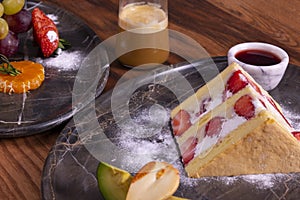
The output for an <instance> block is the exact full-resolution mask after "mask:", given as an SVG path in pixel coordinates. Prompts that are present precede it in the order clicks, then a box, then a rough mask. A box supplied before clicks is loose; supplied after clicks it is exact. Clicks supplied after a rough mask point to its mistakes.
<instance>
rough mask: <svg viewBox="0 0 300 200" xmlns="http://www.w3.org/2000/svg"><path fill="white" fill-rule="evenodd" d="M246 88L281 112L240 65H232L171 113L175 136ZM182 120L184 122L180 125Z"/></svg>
mask: <svg viewBox="0 0 300 200" xmlns="http://www.w3.org/2000/svg"><path fill="white" fill-rule="evenodd" d="M246 86H250V87H253V88H254V89H255V90H257V92H259V93H260V94H262V95H264V96H266V97H267V98H269V99H270V101H272V102H273V103H274V106H275V107H277V109H278V110H280V111H281V108H280V106H279V105H278V104H277V103H276V102H275V101H274V99H273V98H272V97H271V96H270V95H269V94H268V93H267V92H266V91H265V90H264V89H263V88H262V87H261V86H260V85H258V84H257V83H256V82H255V80H254V79H253V78H252V77H251V76H250V75H249V74H248V73H247V72H245V71H244V70H243V68H241V67H240V66H239V65H238V64H236V63H232V64H231V65H229V66H228V67H227V68H225V69H224V70H223V71H222V73H220V74H219V75H218V76H216V77H215V78H214V79H212V80H211V81H209V82H208V83H207V84H206V85H204V86H203V87H201V88H200V89H199V90H198V91H197V92H196V93H195V94H194V95H192V96H190V97H189V98H187V99H186V100H185V101H184V102H182V103H181V104H180V105H178V106H177V107H176V108H174V109H173V110H172V112H171V118H172V119H173V120H172V127H173V132H174V135H176V136H180V135H181V134H183V133H184V132H185V131H186V130H187V129H188V128H189V127H190V126H191V125H192V124H194V123H195V122H197V121H198V120H199V118H200V117H202V116H203V115H204V114H206V113H207V112H209V111H210V110H212V109H214V108H215V107H216V106H218V105H220V104H221V103H223V102H224V101H226V99H228V98H230V97H231V96H232V95H234V94H236V93H238V92H239V91H240V90H241V89H243V88H244V87H246ZM180 120H182V121H183V122H182V123H180Z"/></svg>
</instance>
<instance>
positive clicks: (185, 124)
mask: <svg viewBox="0 0 300 200" xmlns="http://www.w3.org/2000/svg"><path fill="white" fill-rule="evenodd" d="M190 119H191V116H190V114H189V113H188V112H187V111H185V110H180V111H179V112H178V113H177V114H176V115H175V117H174V119H173V120H172V128H173V133H174V135H175V136H180V135H182V134H183V133H184V132H185V131H186V130H187V129H188V128H190V126H191V125H192V124H191V121H190Z"/></svg>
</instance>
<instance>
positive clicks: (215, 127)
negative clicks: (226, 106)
mask: <svg viewBox="0 0 300 200" xmlns="http://www.w3.org/2000/svg"><path fill="white" fill-rule="evenodd" d="M224 121H225V118H224V117H214V118H212V119H211V120H209V122H207V124H206V126H205V136H208V137H213V136H215V135H219V134H220V132H221V130H222V125H223V122H224Z"/></svg>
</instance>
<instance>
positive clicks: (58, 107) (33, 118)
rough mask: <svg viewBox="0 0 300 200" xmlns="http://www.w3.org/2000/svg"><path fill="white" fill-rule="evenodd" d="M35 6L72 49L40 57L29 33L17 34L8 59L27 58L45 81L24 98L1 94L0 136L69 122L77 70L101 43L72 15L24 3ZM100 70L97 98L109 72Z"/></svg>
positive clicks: (37, 3)
mask: <svg viewBox="0 0 300 200" xmlns="http://www.w3.org/2000/svg"><path fill="white" fill-rule="evenodd" d="M34 7H39V8H40V9H41V10H43V11H44V12H45V13H46V14H48V15H50V17H51V16H52V17H53V19H54V21H55V22H58V24H57V28H58V31H59V34H60V37H61V38H64V39H66V40H67V41H69V42H70V43H71V45H72V47H71V48H70V49H69V50H67V51H65V52H64V53H63V54H61V55H59V56H58V57H56V58H43V57H42V55H41V52H40V50H39V47H38V45H37V44H36V43H35V42H34V41H33V37H32V30H30V31H29V32H28V33H24V34H20V35H19V38H20V48H19V52H18V54H17V55H16V56H15V57H13V58H11V60H23V59H29V60H34V61H37V62H40V63H42V64H43V65H44V67H45V81H44V83H43V84H42V86H41V87H40V88H38V89H36V90H33V91H30V92H29V93H27V94H26V95H24V94H11V95H8V94H3V93H0V137H17V136H27V135H31V134H35V133H40V132H42V131H45V130H47V129H50V128H52V127H54V126H56V125H58V124H61V123H62V122H64V121H65V120H67V119H69V118H70V117H71V116H72V115H73V114H74V109H73V108H76V105H75V104H74V107H73V108H72V89H73V84H74V81H75V78H76V74H77V71H78V68H79V67H80V64H81V62H82V60H83V59H84V58H86V57H87V55H88V54H89V53H90V52H91V51H92V50H93V49H95V47H96V46H97V45H98V44H99V43H100V39H99V38H98V37H97V35H96V34H95V33H94V31H93V30H91V29H90V28H89V27H88V26H87V25H86V24H85V23H84V22H83V20H81V19H79V18H78V17H76V16H75V15H73V14H72V13H70V12H67V11H65V10H63V9H61V8H58V7H56V6H55V5H52V4H48V3H43V2H38V1H27V8H28V9H30V10H32V9H33V8H34ZM62 61H63V62H62ZM61 65H64V67H62V66H61ZM81 67H83V68H84V67H87V66H81ZM99 70H101V71H100V72H99V73H102V75H101V78H100V79H99V80H100V81H99V85H98V87H97V92H96V94H97V95H99V94H100V93H101V92H102V90H103V88H104V86H105V83H106V81H107V77H108V71H109V69H108V66H107V65H103V67H102V68H101V69H99Z"/></svg>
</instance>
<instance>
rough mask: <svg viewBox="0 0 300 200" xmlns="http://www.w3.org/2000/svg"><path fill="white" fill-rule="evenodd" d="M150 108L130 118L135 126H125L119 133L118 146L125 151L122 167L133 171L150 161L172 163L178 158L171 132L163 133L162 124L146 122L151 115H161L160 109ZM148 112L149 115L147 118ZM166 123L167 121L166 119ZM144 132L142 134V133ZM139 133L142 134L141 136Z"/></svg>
mask: <svg viewBox="0 0 300 200" xmlns="http://www.w3.org/2000/svg"><path fill="white" fill-rule="evenodd" d="M156 111H157V113H154V112H155V110H154V109H152V110H151V113H149V111H148V110H144V111H142V114H141V115H140V116H139V117H137V118H133V119H132V120H133V121H134V122H135V123H136V125H137V126H135V127H131V126H125V127H124V128H122V132H121V133H120V135H119V138H118V139H119V144H118V145H119V146H120V147H121V148H122V149H124V150H125V151H126V154H124V157H123V159H122V161H121V165H122V167H123V168H125V169H127V170H128V171H130V172H132V173H135V172H137V170H139V169H140V168H141V167H142V166H143V165H145V164H147V163H148V162H150V161H153V160H155V161H166V162H170V163H172V162H173V161H174V160H178V158H179V154H178V151H177V147H176V144H175V142H174V139H173V136H172V134H170V133H169V132H166V133H164V131H162V128H163V127H162V126H163V125H166V124H163V125H162V126H161V125H160V126H154V124H150V125H149V124H148V125H145V124H147V123H145V122H147V121H149V120H151V117H153V116H156V115H158V116H161V111H159V110H156ZM149 114H151V117H150V118H149ZM166 123H167V121H166ZM143 133H144V134H143ZM141 135H144V136H143V137H142V136H141Z"/></svg>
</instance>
